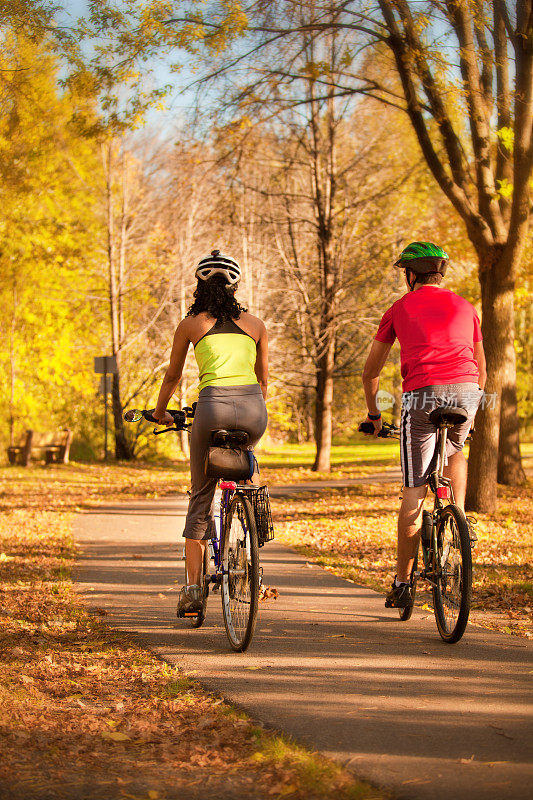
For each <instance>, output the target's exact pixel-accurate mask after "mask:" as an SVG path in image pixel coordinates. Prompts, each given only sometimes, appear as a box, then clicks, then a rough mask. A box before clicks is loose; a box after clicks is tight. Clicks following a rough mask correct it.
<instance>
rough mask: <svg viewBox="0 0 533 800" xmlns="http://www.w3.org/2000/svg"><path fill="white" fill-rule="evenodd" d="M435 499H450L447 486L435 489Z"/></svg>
mask: <svg viewBox="0 0 533 800" xmlns="http://www.w3.org/2000/svg"><path fill="white" fill-rule="evenodd" d="M437 497H439V498H440V499H441V500H449V499H450V487H449V486H438V487H437Z"/></svg>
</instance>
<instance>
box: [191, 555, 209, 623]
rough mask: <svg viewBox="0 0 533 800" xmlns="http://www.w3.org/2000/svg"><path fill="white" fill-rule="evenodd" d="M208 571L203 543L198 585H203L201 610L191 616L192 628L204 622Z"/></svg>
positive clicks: (207, 592) (207, 591)
mask: <svg viewBox="0 0 533 800" xmlns="http://www.w3.org/2000/svg"><path fill="white" fill-rule="evenodd" d="M208 573H209V547H208V544H207V542H206V543H205V550H204V561H203V564H202V579H201V583H200V586H202V587H203V601H202V610H201V611H199V612H198V614H197V615H196V616H195V617H192V618H191V625H192V627H193V628H200V627H201V626H202V625H203V624H204V620H205V615H206V614H207V597H208V595H209V584H208V583H206V578H207V576H208Z"/></svg>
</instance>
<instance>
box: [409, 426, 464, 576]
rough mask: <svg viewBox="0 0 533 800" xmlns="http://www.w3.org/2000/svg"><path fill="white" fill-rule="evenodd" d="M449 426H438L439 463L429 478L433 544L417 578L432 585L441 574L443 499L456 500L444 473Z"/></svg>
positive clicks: (437, 446)
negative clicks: (439, 540) (439, 532)
mask: <svg viewBox="0 0 533 800" xmlns="http://www.w3.org/2000/svg"><path fill="white" fill-rule="evenodd" d="M449 427H452V426H451V425H447V424H446V423H444V422H441V424H440V425H439V427H438V434H437V443H436V445H435V451H436V452H437V464H436V469H435V471H434V472H432V473H431V475H430V476H429V479H428V486H429V489H430V491H432V492H433V495H434V502H433V514H432V518H433V525H432V529H431V544H430V547H429V553H428V557H427V566H426V565H424V569H422V570H421V571H420V572H417V573H416V577H417V578H422V580H426V581H428V583H430V584H431V585H432V586H435V585H436V581H437V580H438V579H439V576H440V574H439V570H440V564H438V563H437V561H436V555H437V552H438V547H437V523H438V519H439V515H440V513H441V511H442V509H443V508H445V504H444V503H443V502H442V501H443V500H448V503H454V502H455V497H454V494H453V486H452V483H451V480H450V478H447V477H446V476H445V475H444V466H445V463H446V442H447V440H448V428H449ZM422 546H423V545H422Z"/></svg>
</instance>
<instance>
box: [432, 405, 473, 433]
mask: <svg viewBox="0 0 533 800" xmlns="http://www.w3.org/2000/svg"><path fill="white" fill-rule="evenodd" d="M467 419H468V412H467V411H465V409H464V408H459V407H458V406H454V407H453V408H450V407H448V406H441V407H439V408H434V409H433V411H432V412H431V414H430V415H429V421H430V422H432V423H433V424H434V425H436V426H437V428H438V427H439V426H440V425H448V426H450V427H451V426H453V425H459V424H460V423H461V422H466V420H467Z"/></svg>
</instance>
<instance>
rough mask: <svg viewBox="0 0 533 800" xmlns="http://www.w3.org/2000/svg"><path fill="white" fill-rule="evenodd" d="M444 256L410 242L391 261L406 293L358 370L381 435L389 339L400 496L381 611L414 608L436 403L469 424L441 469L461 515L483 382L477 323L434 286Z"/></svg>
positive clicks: (451, 443) (461, 427)
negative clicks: (391, 569) (396, 356)
mask: <svg viewBox="0 0 533 800" xmlns="http://www.w3.org/2000/svg"><path fill="white" fill-rule="evenodd" d="M448 260H449V259H448V255H447V254H446V253H445V252H444V250H442V248H440V247H438V246H437V245H435V244H432V243H431V242H412V243H411V244H409V245H408V246H407V247H406V248H405V250H403V252H402V253H401V255H400V257H399V259H398V260H397V261H396V263H395V265H394V266H395V267H399V268H400V269H403V270H404V271H405V282H406V285H407V288H408V292H407V294H405V295H404V296H403V297H401V298H400V299H399V300H397V301H396V302H395V303H394V304H393V305H392V306H391V307H390V308H389V309H388V310H387V311H386V312H385V314H384V315H383V317H382V319H381V322H380V325H379V329H378V332H377V334H376V337H375V339H374V342H373V344H372V347H371V349H370V352H369V354H368V358H367V360H366V364H365V367H364V370H363V386H364V390H365V397H366V403H367V408H368V417H367V420H368V421H369V422H371V423H372V424H373V426H374V435H375V436H377V434H378V433H379V431H380V429H381V414H380V411H379V409H378V407H377V405H376V393H377V391H378V388H379V376H380V373H381V371H382V369H383V367H384V365H385V362H386V360H387V356H388V354H389V351H390V349H391V347H392V345H393V343H394V341H395V340H396V339H398V341H399V343H400V351H401V373H402V378H403V387H402V388H403V395H402V414H401V423H400V445H401V449H400V452H401V466H402V476H403V495H402V504H401V507H400V512H399V515H398V551H397V571H396V576H395V579H394V582H393V584H392V587H391V591H390V592H389V593H388V594H387V598H386V601H385V606H386V607H387V608H408V607H410V606H412V605H413V596H412V591H411V586H410V582H409V580H410V575H411V570H412V568H413V563H414V559H415V556H416V553H417V549H418V540H419V534H420V520H421V514H422V509H423V504H424V498H425V496H426V492H427V480H428V478H429V475H430V473H431V472H432V471H433V470H434V469H435V457H436V454H435V445H436V440H437V430H436V428H435V426H434V425H433V424H432V423H431V422H430V421H429V414H430V412H431V411H432V410H433V409H434V408H436V407H437V406H441V405H449V406H450V405H451V406H460V407H462V408H464V409H465V410H466V411H467V412H468V419H467V420H466V421H465V422H462V423H460V424H458V425H455V426H454V427H453V428H451V429H450V430H449V433H448V441H447V451H446V456H447V465H446V467H445V471H444V474H445V475H446V476H447V477H449V478H451V481H452V486H453V492H454V496H455V502H456V503H457V505H458V506H459V507H460V508H462V509H463V510H464V500H465V492H466V477H467V462H466V459H465V457H464V455H463V452H462V451H463V446H464V443H465V439H466V437H467V435H468V432H469V430H470V428H471V426H472V423H473V420H474V417H475V414H476V411H477V407H478V405H479V402H480V399H481V396H482V393H483V387H484V385H485V380H486V367H485V354H484V351H483V342H482V336H481V328H480V324H479V318H478V316H477V314H476V311H475V309H474V307H473V306H472V305H471V304H470V303H469V302H468V301H466V300H465V299H464V298H462V297H459V296H458V295H456V294H454V293H453V292H451V291H449V290H448V289H444V288H443V287H441V285H440V284H441V282H442V279H443V277H444V275H445V274H446V269H447V266H448Z"/></svg>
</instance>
